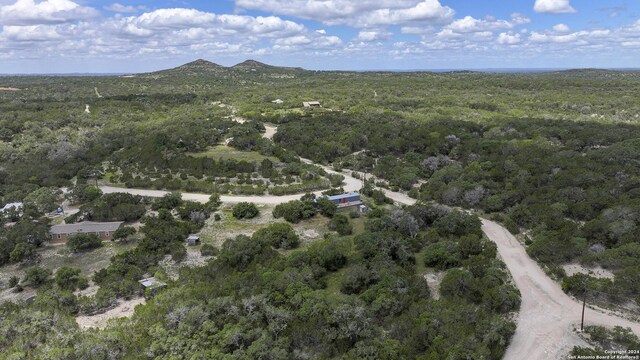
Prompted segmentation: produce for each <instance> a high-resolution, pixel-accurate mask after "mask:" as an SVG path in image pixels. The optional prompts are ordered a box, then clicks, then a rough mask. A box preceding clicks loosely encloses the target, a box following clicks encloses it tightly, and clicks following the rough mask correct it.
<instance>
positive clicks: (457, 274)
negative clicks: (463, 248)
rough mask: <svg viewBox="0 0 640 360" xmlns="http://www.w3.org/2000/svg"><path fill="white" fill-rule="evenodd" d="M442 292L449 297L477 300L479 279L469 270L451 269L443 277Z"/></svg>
mask: <svg viewBox="0 0 640 360" xmlns="http://www.w3.org/2000/svg"><path fill="white" fill-rule="evenodd" d="M440 294H442V296H444V297H446V298H449V299H455V298H463V299H467V300H472V301H476V300H477V295H478V289H477V281H476V279H475V278H474V277H473V275H472V274H471V273H470V272H469V271H468V270H464V269H451V270H449V271H447V273H446V274H445V276H444V278H442V282H441V283H440Z"/></svg>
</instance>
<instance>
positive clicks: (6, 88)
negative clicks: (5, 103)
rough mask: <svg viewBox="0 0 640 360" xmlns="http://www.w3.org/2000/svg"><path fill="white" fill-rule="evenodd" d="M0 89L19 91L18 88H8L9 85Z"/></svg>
mask: <svg viewBox="0 0 640 360" xmlns="http://www.w3.org/2000/svg"><path fill="white" fill-rule="evenodd" d="M0 91H20V89H17V88H9V87H0Z"/></svg>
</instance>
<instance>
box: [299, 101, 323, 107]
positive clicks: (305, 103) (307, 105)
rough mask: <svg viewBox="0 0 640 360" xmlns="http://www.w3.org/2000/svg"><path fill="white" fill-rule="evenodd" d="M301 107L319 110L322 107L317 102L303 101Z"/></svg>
mask: <svg viewBox="0 0 640 360" xmlns="http://www.w3.org/2000/svg"><path fill="white" fill-rule="evenodd" d="M302 106H304V107H306V108H319V107H322V105H320V102H319V101H305V102H303V103H302Z"/></svg>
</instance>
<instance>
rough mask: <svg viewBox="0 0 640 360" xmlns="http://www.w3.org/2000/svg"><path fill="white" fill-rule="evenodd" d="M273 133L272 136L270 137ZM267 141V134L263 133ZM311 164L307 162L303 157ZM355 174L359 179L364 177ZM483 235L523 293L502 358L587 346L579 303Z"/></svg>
mask: <svg viewBox="0 0 640 360" xmlns="http://www.w3.org/2000/svg"><path fill="white" fill-rule="evenodd" d="M276 131H277V128H275V127H274V128H272V129H268V130H267V133H268V134H269V136H271V137H272V136H273V134H275V132H276ZM271 132H273V133H271ZM265 137H267V134H265ZM302 161H303V162H305V163H308V164H312V163H313V162H312V161H311V160H307V159H302ZM318 166H321V167H322V168H324V169H325V170H326V171H327V172H329V173H336V171H334V170H333V169H331V168H329V167H328V166H323V165H318ZM340 174H342V175H343V176H344V177H345V180H344V189H345V191H358V190H359V189H361V188H362V181H361V180H359V179H356V178H354V177H353V176H351V174H352V172H351V170H347V171H343V172H341V173H340ZM362 175H363V174H361V173H359V174H358V176H359V177H362ZM101 189H102V191H103V192H128V193H131V194H138V195H145V196H152V197H157V196H162V195H164V194H166V193H167V192H165V191H157V190H138V189H122V188H114V187H101ZM382 190H383V191H384V192H385V194H386V195H387V196H388V197H389V198H391V199H392V200H394V201H395V202H397V203H400V204H405V205H412V204H414V203H415V202H416V200H415V199H412V198H410V197H408V196H407V195H405V194H403V193H399V192H393V191H389V190H385V189H382ZM301 195H302V194H298V195H288V196H273V195H268V196H226V195H225V196H221V200H222V201H223V202H228V203H237V202H241V201H249V202H254V203H257V204H269V205H275V204H279V203H282V202H286V201H290V200H295V199H299V198H300V196H301ZM183 198H184V199H186V200H194V201H200V202H206V201H208V199H209V196H208V195H205V194H187V193H183ZM482 231H483V232H484V233H485V234H486V236H487V237H488V238H489V239H490V240H492V241H494V242H495V243H496V245H497V247H498V253H499V254H500V257H501V258H502V260H503V261H504V262H505V264H506V265H507V268H508V269H509V272H510V273H511V275H512V277H513V279H514V282H515V285H516V286H517V287H518V289H519V290H520V293H521V295H522V305H521V307H520V313H519V316H518V328H517V329H516V333H515V335H514V337H513V339H512V340H511V344H510V345H509V347H508V348H507V352H506V354H505V357H504V359H506V360H511V359H514V360H515V359H517V360H520V359H528V360H538V359H539V360H543V359H544V360H547V359H561V358H563V357H566V355H567V354H568V353H569V351H571V349H572V348H573V346H576V345H578V346H580V345H582V346H586V343H584V341H583V340H581V339H580V337H579V336H578V334H577V333H576V332H575V331H574V329H579V328H580V317H581V311H582V304H581V303H579V302H577V301H575V300H573V299H572V298H570V297H569V296H567V295H566V294H565V293H564V292H563V291H562V289H561V288H560V286H559V285H558V284H557V283H556V282H554V281H553V280H551V279H550V278H549V277H548V276H547V275H546V274H545V273H544V271H542V269H541V268H540V266H539V265H538V264H537V263H536V262H535V261H534V260H532V259H531V258H530V257H529V256H528V255H527V253H526V251H525V249H524V247H523V246H522V244H520V242H518V241H517V239H516V238H515V237H514V236H513V235H512V234H511V233H509V231H507V229H505V228H504V227H502V226H501V225H499V224H497V223H495V222H492V221H489V220H486V219H483V220H482ZM585 324H586V325H603V326H606V327H609V328H612V327H614V326H617V325H619V326H623V327H630V328H631V329H632V330H633V331H634V332H635V333H636V334H637V335H640V323H637V322H632V321H629V320H626V319H622V318H620V317H618V316H615V315H611V314H606V313H603V312H600V311H597V310H594V309H589V308H587V310H586V312H585Z"/></svg>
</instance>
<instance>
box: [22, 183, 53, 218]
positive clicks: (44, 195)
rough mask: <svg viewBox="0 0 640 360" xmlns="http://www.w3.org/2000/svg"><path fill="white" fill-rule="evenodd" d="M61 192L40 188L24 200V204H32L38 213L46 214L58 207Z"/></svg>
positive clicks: (50, 188) (51, 188) (49, 188)
mask: <svg viewBox="0 0 640 360" xmlns="http://www.w3.org/2000/svg"><path fill="white" fill-rule="evenodd" d="M61 197H62V191H61V190H60V189H58V188H54V187H41V188H39V189H38V190H36V191H34V192H32V193H30V194H29V195H27V196H26V197H25V198H24V202H26V203H32V204H34V205H35V206H36V208H37V209H38V211H40V212H42V213H48V212H51V211H54V210H56V209H57V208H58V207H59V206H60V200H61Z"/></svg>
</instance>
